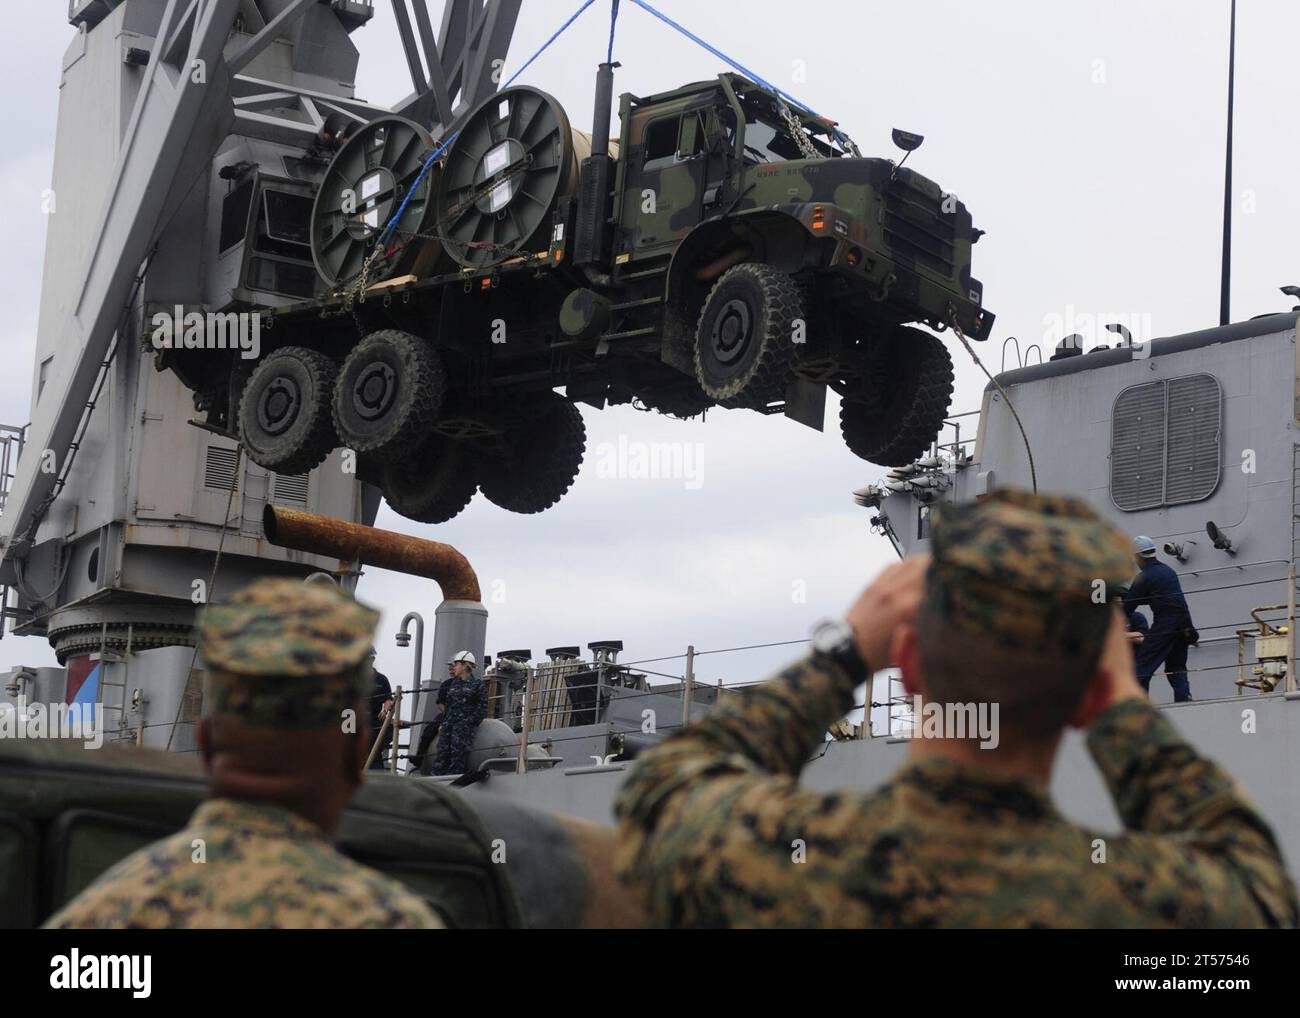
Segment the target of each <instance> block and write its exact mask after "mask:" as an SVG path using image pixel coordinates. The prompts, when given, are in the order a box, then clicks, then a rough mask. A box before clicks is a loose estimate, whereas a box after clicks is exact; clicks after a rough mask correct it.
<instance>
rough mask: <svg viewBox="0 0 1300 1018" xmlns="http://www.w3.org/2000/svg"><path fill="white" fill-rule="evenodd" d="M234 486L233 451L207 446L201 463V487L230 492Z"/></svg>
mask: <svg viewBox="0 0 1300 1018" xmlns="http://www.w3.org/2000/svg"><path fill="white" fill-rule="evenodd" d="M234 486H235V450H234V449H222V448H220V447H218V446H215V445H210V446H208V454H207V458H206V459H205V460H204V463H203V487H205V488H215V489H216V490H217V491H230V489H231V488H233V487H234Z"/></svg>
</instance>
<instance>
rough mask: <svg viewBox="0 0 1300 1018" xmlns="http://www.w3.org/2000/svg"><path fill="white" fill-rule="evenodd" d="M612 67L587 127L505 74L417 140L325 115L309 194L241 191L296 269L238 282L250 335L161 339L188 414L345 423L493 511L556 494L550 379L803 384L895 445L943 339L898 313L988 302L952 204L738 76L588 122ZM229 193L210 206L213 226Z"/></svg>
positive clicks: (412, 132) (961, 317)
mask: <svg viewBox="0 0 1300 1018" xmlns="http://www.w3.org/2000/svg"><path fill="white" fill-rule="evenodd" d="M612 75H613V70H612V67H611V66H610V65H602V66H601V68H600V71H599V73H598V76H597V88H596V93H597V97H596V113H595V121H594V125H593V132H592V134H591V135H590V136H588V135H585V134H582V133H580V132H577V131H575V130H573V129H572V128H571V127H570V124H569V120H568V118H567V116H566V115H565V112H564V110H563V109H562V108H561V107H560V105H559V104H558V103H557V102H556V101H555V100H554V99H553V98H552V97H550V96H548V95H546V94H545V93H542V92H540V91H537V90H535V89H532V88H527V87H516V88H510V89H507V90H505V91H502V92H500V93H498V94H497V95H495V96H493V97H492V98H491V99H490V100H488V101H487V102H486V103H484V104H483V105H482V106H480V107H479V108H478V109H476V110H475V111H473V112H472V113H470V114H469V115H468V117H467V118H466V119H465V120H464V121H463V123H462V126H461V127H460V129H459V131H458V132H457V133H456V134H454V135H453V136H452V137H451V138H450V140H449V141H446V140H445V141H444V142H443V145H442V146H438V145H435V143H434V139H433V138H432V137H431V136H430V135H429V133H428V132H426V131H425V130H424V128H422V127H421V126H420V125H418V124H415V123H412V122H410V121H406V120H403V119H401V118H397V117H383V118H381V119H379V120H376V121H373V122H371V123H369V124H368V125H364V126H360V127H359V128H357V129H355V130H353V132H352V133H351V134H350V135H345V134H344V132H343V131H342V130H339V129H337V125H330V124H327V125H326V130H325V131H324V132H322V139H323V141H322V144H323V145H324V144H325V143H326V142H328V143H329V144H330V146H331V148H332V149H333V150H334V151H333V152H332V158H331V159H330V160H329V161H328V165H327V166H324V159H322V158H320V156H319V154H318V155H317V158H318V160H319V161H320V162H321V164H322V169H321V170H320V171H319V172H318V173H316V174H315V177H314V179H312V180H311V189H312V200H311V202H310V211H309V212H308V211H307V209H308V207H309V203H308V202H307V201H306V198H305V197H303V196H302V194H301V193H300V195H299V197H298V200H297V204H296V206H293V204H292V203H290V202H288V201H285V200H280V201H278V202H277V204H276V208H277V209H278V210H279V211H278V212H277V213H276V214H275V215H273V214H272V211H271V210H272V205H271V203H270V198H267V199H266V200H265V201H259V202H253V201H252V199H251V198H250V199H249V203H250V204H252V205H255V206H257V207H259V208H260V211H258V210H257V209H255V210H254V211H253V212H251V213H249V212H247V211H244V212H243V213H242V214H244V215H245V216H246V217H247V227H246V228H247V229H248V230H249V231H250V232H257V231H261V234H262V235H267V236H271V235H274V236H277V237H278V238H279V239H280V241H281V242H282V243H281V245H280V249H281V250H282V251H285V250H288V244H289V243H297V244H298V245H299V248H298V250H300V251H301V250H304V249H305V247H310V254H311V264H312V266H313V267H314V270H315V275H316V285H315V292H314V293H313V294H312V295H311V296H310V299H306V300H299V301H296V302H293V303H288V304H283V303H282V304H281V306H279V307H275V308H273V309H271V310H269V311H268V310H266V309H263V314H262V316H261V320H262V343H261V355H260V358H259V359H257V360H256V361H251V362H250V361H247V360H244V359H243V358H241V357H237V356H232V357H231V364H230V367H229V370H227V368H226V366H225V365H224V364H223V365H222V367H221V369H220V370H216V371H214V370H212V362H211V360H210V359H208V358H207V357H206V356H205V355H204V354H201V353H199V352H196V351H188V350H180V349H177V350H168V351H166V352H165V354H164V357H165V362H166V366H168V367H170V368H172V369H173V370H174V371H176V373H177V374H178V375H180V377H181V378H182V380H184V381H185V382H186V384H187V385H189V387H190V388H192V389H194V390H195V393H196V396H195V398H196V404H197V405H198V406H199V407H200V409H202V410H205V411H206V413H207V423H208V425H209V426H210V427H213V428H215V429H217V430H220V431H225V432H227V433H229V434H232V435H237V436H238V438H239V439H240V441H242V443H243V445H244V448H245V450H246V452H247V455H248V456H249V457H250V458H251V459H253V460H254V461H255V462H256V463H258V464H260V465H261V466H263V467H266V468H268V469H270V470H274V471H276V472H279V473H289V474H294V473H303V472H306V471H307V470H310V469H311V468H313V467H315V466H317V465H318V464H320V463H321V462H323V461H324V460H325V458H326V457H327V456H329V455H330V453H331V452H332V451H333V450H334V449H336V448H340V447H343V448H347V449H351V450H353V451H354V452H355V453H356V469H357V473H358V474H359V476H360V477H361V478H362V479H363V480H366V481H369V482H371V483H373V484H375V485H377V486H378V487H379V488H381V489H382V491H383V493H384V496H385V497H386V499H387V500H388V502H389V504H390V505H391V506H392V507H393V508H394V509H395V510H396V511H397V512H399V513H401V514H402V515H404V516H406V517H409V518H411V519H414V520H419V521H424V522H430V523H434V522H441V521H444V520H447V519H450V518H451V517H453V516H455V515H456V514H457V513H459V512H460V511H461V510H462V509H463V508H464V507H465V506H466V505H467V504H468V503H469V501H470V500H471V498H472V497H473V495H474V494H475V492H476V491H481V492H482V493H483V495H484V496H486V497H487V498H488V499H489V500H490V501H491V502H493V503H495V504H496V505H498V506H500V507H502V508H504V509H507V510H510V511H513V512H518V513H536V512H541V511H542V510H545V509H547V508H548V507H550V506H552V505H553V504H555V502H556V501H558V500H559V499H560V498H561V496H562V495H563V494H564V493H565V492H566V491H567V490H568V488H569V487H570V485H571V484H572V483H573V480H574V478H575V476H576V475H577V472H578V469H579V467H580V465H581V462H582V457H583V453H584V448H585V429H584V425H583V421H582V417H581V415H580V414H579V412H578V410H577V407H576V406H575V405H574V404H575V403H585V404H587V405H588V406H591V407H595V408H597V409H600V408H603V407H604V406H606V405H613V404H627V403H632V404H635V405H636V406H638V407H639V408H643V409H648V410H654V411H658V412H660V413H664V414H669V415H674V416H679V417H691V416H694V415H697V414H700V413H702V412H703V411H705V410H706V409H707V408H709V407H712V406H721V407H725V408H739V409H744V410H750V411H757V412H759V413H765V414H772V413H784V414H785V415H786V416H787V417H790V418H792V419H794V420H796V421H798V422H801V423H803V424H805V425H808V426H810V427H813V428H816V429H818V430H820V429H821V427H822V422H823V416H824V408H825V398H826V389H827V387H830V388H832V389H834V390H835V391H836V392H837V393H838V394H839V395H840V397H841V399H842V404H841V411H840V426H841V430H842V432H843V436H844V440H845V442H846V443H847V445H848V447H849V449H851V450H852V451H853V452H854V453H855V454H857V455H858V456H860V457H862V458H864V459H867V460H870V461H872V462H874V463H878V464H883V465H887V466H895V465H900V464H904V463H907V462H910V461H911V460H913V459H915V458H917V457H918V456H920V455H922V454H923V453H924V451H925V450H926V449H927V448H928V447H929V446H930V443H931V442H932V441H933V440H934V437H935V435H936V434H937V432H938V430H939V429H940V427H941V426H942V423H943V420H944V417H945V415H946V413H947V411H948V406H949V400H950V397H951V393H952V382H953V375H952V363H951V360H950V358H949V355H948V353H947V351H946V350H945V347H944V345H943V343H942V342H941V341H940V340H939V339H938V338H936V337H935V336H933V335H932V334H930V333H928V332H924V331H921V330H919V329H916V328H913V327H911V325H910V324H909V323H917V322H920V323H925V324H927V325H929V326H931V327H932V328H933V329H935V330H937V331H942V330H944V329H945V328H948V327H950V326H951V325H953V324H954V323H956V324H957V325H959V326H960V327H961V329H962V330H963V331H964V332H965V333H966V334H967V335H968V336H970V337H972V338H974V339H977V340H982V339H985V338H986V337H987V336H988V334H989V331H990V328H991V326H992V323H993V316H992V315H991V314H990V313H988V312H986V311H984V310H983V309H982V307H981V303H982V287H981V284H980V283H979V282H978V281H977V280H976V279H974V278H973V277H972V276H971V265H970V262H971V246H972V245H973V244H974V243H975V241H976V240H977V239H978V237H979V234H980V232H981V231H979V230H976V229H974V228H973V226H972V223H971V217H970V214H969V213H968V212H967V210H966V208H965V206H964V205H963V204H962V203H961V202H960V201H958V200H956V198H955V197H953V196H951V195H949V194H947V193H945V192H944V191H943V190H942V189H941V188H940V187H939V186H938V185H937V184H935V183H933V182H932V181H930V180H928V179H926V178H925V177H923V176H921V175H920V174H917V173H915V172H913V171H911V170H910V169H908V168H906V167H904V166H902V164H901V163H900V164H898V165H896V164H895V163H894V162H893V161H891V160H888V159H878V158H862V157H860V156H859V154H858V152H857V149H856V147H855V146H854V145H853V143H852V142H851V141H849V140H848V139H847V137H846V136H844V135H843V134H841V133H840V132H839V131H838V129H837V128H836V126H835V125H834V124H833V123H832V122H831V121H829V120H826V119H823V118H820V117H817V116H814V115H812V114H810V113H808V112H806V111H802V110H798V109H792V108H791V107H790V106H789V105H787V104H786V103H785V102H784V101H783V100H782V98H781V97H780V96H778V95H776V94H774V93H773V92H771V91H769V90H767V89H765V88H763V87H760V86H759V85H757V84H755V83H753V82H751V81H748V80H746V79H745V78H743V77H741V76H739V75H736V74H722V75H720V76H719V77H718V78H717V79H716V80H712V81H703V82H697V83H695V84H691V85H686V86H684V87H682V88H678V89H676V90H674V91H671V92H665V93H662V94H659V95H652V96H648V97H645V98H640V97H637V96H633V95H629V94H624V95H623V96H622V97H621V101H620V118H621V124H622V126H621V134H620V137H619V138H618V139H617V141H614V142H611V140H610V130H609V126H610V109H611V105H612V104H611V96H612ZM331 132H333V133H332V134H331ZM894 140H895V141H896V142H897V143H898V144H900V146H902V147H903V148H905V149H908V150H909V151H910V149H911V148H914V147H915V145H917V144H919V143H920V138H919V137H917V136H912V135H906V134H904V133H903V132H897V131H896V132H895V133H894ZM439 148H443V151H442V152H441V154H440V155H439V157H438V159H436V160H432V161H431V160H430V157H431V156H432V155H433V154H435V153H437V152H438V150H439ZM426 164H428V165H426ZM237 173H238V168H236V169H235V170H234V171H232V172H231V174H230V177H231V178H232V182H231V184H230V187H231V190H230V195H234V194H235V193H236V191H237V189H238V186H239V185H238V183H237ZM230 195H228V196H227V198H226V199H225V200H226V202H227V204H229V202H230ZM292 207H296V208H297V209H298V210H299V211H298V219H297V220H296V221H294V222H291V221H289V220H290V212H291V208H292ZM240 214H241V209H240V208H236V210H235V211H234V213H233V214H232V215H229V216H228V215H227V214H226V210H225V209H223V215H222V220H223V230H224V228H225V224H226V220H227V219H231V220H232V222H233V223H234V224H235V228H236V229H237V227H238V225H239V224H240V222H241V221H240V220H239V218H238V217H239V215H240ZM277 217H278V218H279V219H280V220H281V222H280V224H279V226H278V227H277V226H276V225H275V224H274V222H272V220H273V219H275V218H277ZM300 275H301V273H300ZM560 388H562V389H563V390H564V395H560V394H559V393H558V392H557V391H556V390H557V389H560Z"/></svg>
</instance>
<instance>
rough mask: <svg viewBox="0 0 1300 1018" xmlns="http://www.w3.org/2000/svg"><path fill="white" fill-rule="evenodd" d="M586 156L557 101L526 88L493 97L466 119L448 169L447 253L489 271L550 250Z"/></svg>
mask: <svg viewBox="0 0 1300 1018" xmlns="http://www.w3.org/2000/svg"><path fill="white" fill-rule="evenodd" d="M581 137H583V138H584V139H585V136H581ZM586 148H587V150H588V151H590V140H589V139H587V145H586ZM581 154H582V153H580V152H579V150H578V149H577V148H575V134H574V131H573V130H572V128H571V127H570V126H569V118H568V117H567V116H566V115H565V113H564V109H563V107H561V106H560V104H559V103H558V102H557V101H556V100H555V99H554V98H553V97H552V96H549V95H547V94H546V93H545V92H541V91H538V90H537V89H535V88H528V87H525V86H520V87H516V88H508V89H506V90H505V91H504V92H499V93H498V94H496V95H494V96H492V97H491V98H489V99H488V100H487V101H486V102H484V103H483V104H482V105H481V106H479V108H478V109H476V110H475V111H474V112H473V113H471V114H470V115H469V117H468V118H467V119H466V121H465V126H464V127H462V128H461V131H460V135H459V136H458V137H457V138H456V140H455V141H454V142H453V143H452V145H451V149H450V151H449V152H448V153H447V162H446V164H445V165H444V166H443V170H442V178H441V181H440V184H439V188H438V202H437V206H438V217H437V220H438V233H439V236H440V237H441V239H442V243H443V246H444V248H445V250H446V251H447V253H448V254H450V255H451V256H452V257H453V258H454V259H456V261H457V262H459V263H460V264H461V265H463V266H466V267H469V268H485V267H487V266H491V265H497V264H500V263H501V262H503V261H507V260H508V259H510V258H513V257H516V256H518V255H520V254H531V253H536V252H537V251H544V250H546V248H547V247H548V246H549V244H550V236H549V230H550V226H551V216H552V213H553V212H554V211H555V205H556V202H558V201H559V200H560V199H561V198H564V197H566V196H568V195H571V194H572V193H573V192H574V189H575V188H576V187H577V182H578V161H579V158H580V155H581Z"/></svg>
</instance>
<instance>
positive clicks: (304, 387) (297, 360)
mask: <svg viewBox="0 0 1300 1018" xmlns="http://www.w3.org/2000/svg"><path fill="white" fill-rule="evenodd" d="M337 372H338V366H337V365H336V364H335V363H334V361H332V360H330V358H328V357H326V356H325V355H324V354H322V353H318V352H317V351H315V350H309V349H307V348H306V347H303V346H286V347H282V348H281V349H279V350H275V351H273V352H272V353H269V354H267V356H266V357H265V358H263V359H262V362H261V363H260V364H258V366H257V367H256V368H254V369H253V373H252V374H251V375H249V377H248V381H247V382H246V383H245V385H244V390H243V394H242V396H240V399H239V439H240V441H241V442H243V443H244V450H245V452H247V453H248V458H249V459H251V460H252V461H253V462H254V463H256V464H257V465H258V466H260V467H265V468H266V469H267V470H274V471H275V472H276V473H277V474H305V473H307V471H309V470H311V469H313V468H314V467H317V466H319V465H320V464H321V463H322V462H324V460H325V457H326V456H328V455H329V454H330V452H331V451H332V450H333V449H334V448H335V447H336V446H337V445H338V444H339V441H338V436H337V435H336V434H335V433H334V421H333V419H332V417H331V416H330V399H331V394H332V393H333V391H334V377H335V375H336V373H337Z"/></svg>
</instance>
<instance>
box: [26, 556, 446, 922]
mask: <svg viewBox="0 0 1300 1018" xmlns="http://www.w3.org/2000/svg"><path fill="white" fill-rule="evenodd" d="M378 618H379V616H378V615H377V614H376V613H375V612H374V611H372V610H370V609H369V608H366V607H363V606H362V605H360V604H358V603H357V602H356V601H354V600H352V598H351V597H349V596H348V595H347V594H346V593H344V592H342V591H340V590H338V589H337V588H334V587H325V586H320V585H304V584H301V583H296V582H294V581H291V580H279V579H277V580H261V581H258V582H256V583H254V584H252V585H251V586H249V587H247V588H245V589H244V590H242V591H240V592H239V593H238V594H236V595H235V596H234V597H233V598H232V599H231V600H230V601H229V602H227V603H225V604H219V605H213V606H212V607H210V608H208V609H207V610H206V611H205V612H204V613H203V616H202V619H201V621H200V625H199V634H200V640H201V647H202V648H203V655H204V662H205V666H206V678H205V685H204V717H203V719H202V721H201V722H200V735H199V740H200V746H201V748H202V750H203V755H204V762H205V766H206V767H207V769H208V772H209V778H210V780H211V783H212V788H211V790H210V798H209V799H208V800H207V801H205V802H204V803H203V804H202V805H201V806H199V808H198V809H197V810H196V811H195V813H194V815H193V816H192V817H191V818H190V821H189V823H188V824H187V826H186V827H184V828H183V829H182V830H180V831H178V832H177V833H176V834H174V835H172V836H171V837H169V838H165V839H163V840H162V841H159V842H156V843H155V844H153V845H150V846H148V847H146V848H143V849H141V850H140V851H138V852H136V853H134V854H133V855H130V856H128V857H127V858H126V859H124V860H123V861H122V862H120V863H118V864H117V865H116V866H114V867H113V868H111V869H110V870H108V871H107V872H106V873H104V874H103V875H102V876H101V877H100V878H99V879H98V880H96V881H95V882H94V883H93V884H91V885H90V887H88V888H87V889H86V890H85V891H83V892H82V893H81V894H80V895H78V896H77V897H76V898H75V899H74V900H73V901H72V902H70V903H69V904H68V905H67V906H66V907H64V908H63V909H62V910H61V911H60V912H58V913H57V914H56V915H54V916H53V917H52V918H51V919H50V920H49V922H48V923H47V924H46V925H47V926H52V927H59V928H81V927H114V928H121V927H154V928H182V927H207V928H211V927H240V928H248V927H260V928H267V927H280V928H284V927H292V928H300V927H327V928H339V927H400V928H428V927H441V926H442V923H441V922H440V921H439V920H438V919H437V917H436V916H435V915H434V914H433V912H432V911H431V910H430V909H429V907H428V906H427V905H426V904H425V903H424V901H423V900H422V899H421V898H420V897H418V896H417V895H416V894H414V893H412V892H411V891H409V890H407V889H406V888H405V887H404V886H403V885H402V884H400V883H398V882H397V881H395V880H392V879H390V878H389V877H386V876H384V875H383V874H381V873H377V872H375V871H374V870H371V869H368V868H367V867H365V866H362V865H360V864H358V863H355V862H353V861H352V860H350V859H348V858H347V857H346V856H344V855H342V854H341V853H339V852H338V851H337V850H336V849H335V848H334V846H333V844H332V843H331V840H330V836H329V835H330V832H331V831H332V830H333V827H334V826H335V824H336V823H337V820H338V816H339V814H340V813H341V812H342V809H343V807H344V805H345V804H346V802H347V800H348V799H349V798H350V797H351V795H352V792H353V791H355V788H356V787H357V785H358V784H359V782H360V780H361V768H362V766H363V764H364V762H365V753H366V750H367V749H368V748H369V740H367V739H365V734H366V733H365V731H364V728H365V721H364V720H362V722H361V728H362V730H361V731H360V732H353V731H351V729H350V728H349V727H348V724H347V723H348V721H349V720H355V719H357V718H361V719H364V718H365V709H364V702H365V697H366V695H367V694H368V693H369V692H370V690H371V683H372V680H371V670H370V666H369V660H368V659H369V652H370V645H371V640H372V637H373V633H374V628H375V623H376V622H377V621H378ZM340 757H342V759H340ZM236 793H243V794H236ZM291 804H292V805H291Z"/></svg>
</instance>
